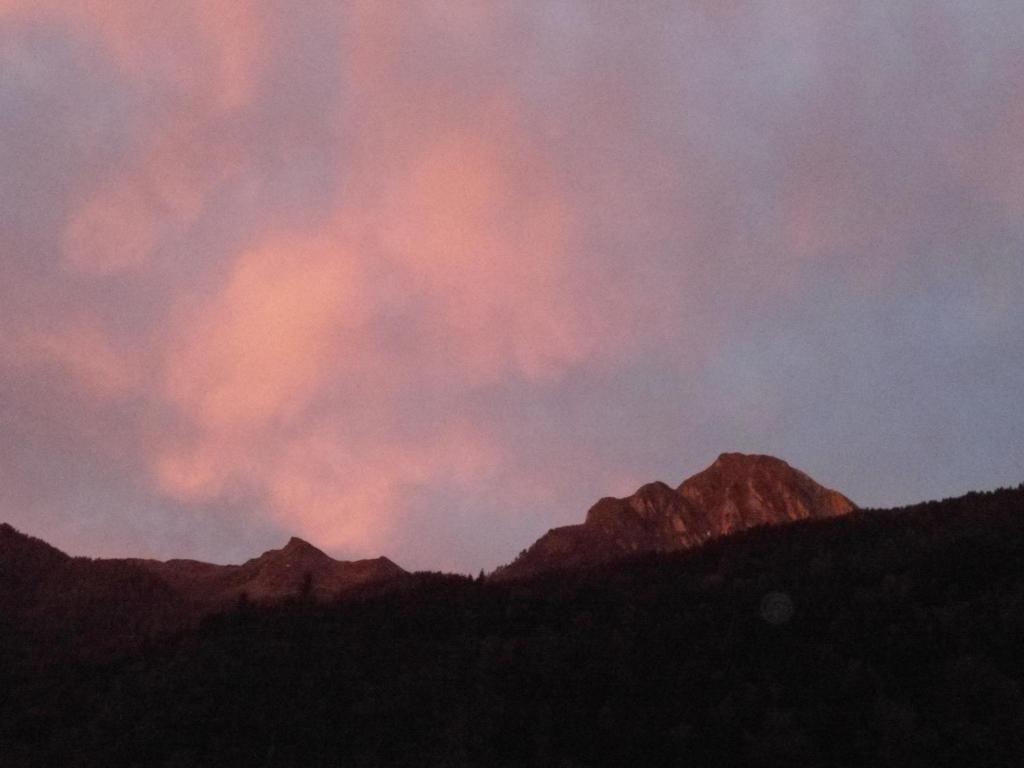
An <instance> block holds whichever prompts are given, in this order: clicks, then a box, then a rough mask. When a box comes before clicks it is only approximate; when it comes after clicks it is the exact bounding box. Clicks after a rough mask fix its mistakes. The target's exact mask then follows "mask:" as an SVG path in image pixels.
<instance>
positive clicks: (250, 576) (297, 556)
mask: <svg viewBox="0 0 1024 768" xmlns="http://www.w3.org/2000/svg"><path fill="white" fill-rule="evenodd" d="M132 562H135V563H137V564H138V565H139V566H140V567H142V568H144V569H146V570H148V571H149V572H151V573H154V574H156V575H158V576H159V577H160V578H162V579H163V580H164V581H165V582H167V583H168V584H170V585H172V586H173V587H174V588H175V589H177V590H178V591H179V592H182V593H184V594H189V595H193V596H195V597H196V598H197V599H199V600H201V601H203V602H205V603H208V604H211V605H224V604H227V603H230V602H234V601H235V600H237V599H238V598H240V597H241V596H242V595H243V594H244V595H245V596H246V597H247V598H248V599H249V600H252V601H254V602H266V601H274V600H281V599H284V598H287V597H289V596H293V595H297V594H300V593H303V592H307V591H308V592H309V593H310V594H311V595H312V596H314V597H316V598H319V599H331V598H333V597H337V596H338V595H341V594H343V593H344V592H346V591H347V590H350V589H352V588H354V587H357V586H360V585H362V584H367V583H370V582H375V581H383V580H387V579H391V578H395V577H396V576H401V575H402V574H404V573H405V570H404V569H402V568H401V567H399V566H397V565H395V564H394V563H393V562H391V561H390V560H388V559H387V558H386V557H378V558H376V559H372V560H354V561H344V560H335V559H334V558H332V557H330V556H328V555H327V554H325V553H324V552H321V551H320V550H319V549H317V548H316V547H314V546H313V545H312V544H310V543H308V542H306V541H303V540H302V539H299V538H295V537H292V539H291V540H289V541H288V543H287V544H286V545H285V546H284V547H282V548H281V549H272V550H269V551H267V552H264V553H263V554H262V555H260V556H259V557H255V558H253V559H251V560H248V561H246V562H245V563H244V564H242V565H211V564H210V563H203V562H199V561H196V560H168V561H166V562H161V561H157V560H134V561H132Z"/></svg>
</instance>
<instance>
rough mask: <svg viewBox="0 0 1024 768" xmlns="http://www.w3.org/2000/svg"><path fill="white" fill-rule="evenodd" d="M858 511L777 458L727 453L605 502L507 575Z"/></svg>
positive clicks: (504, 573) (502, 572) (502, 573)
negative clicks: (682, 476) (673, 479)
mask: <svg viewBox="0 0 1024 768" xmlns="http://www.w3.org/2000/svg"><path fill="white" fill-rule="evenodd" d="M854 509H856V507H855V505H854V504H853V502H851V501H850V500H849V499H847V498H846V497H845V496H843V495H842V494H840V493H837V492H836V491H833V490H830V489H828V488H825V487H823V486H821V485H819V484H818V483H816V482H815V481H814V480H812V479H811V478H810V477H808V476H807V475H806V474H804V473H803V472H801V471H799V470H797V469H794V468H793V467H791V466H790V465H789V464H787V463H786V462H785V461H782V460H781V459H778V458H775V457H774V456H763V455H748V454H743V453H723V454H721V455H720V456H719V457H718V458H717V459H716V460H715V461H714V463H713V464H712V465H711V466H709V467H708V468H707V469H705V470H704V471H702V472H699V473H698V474H696V475H694V476H693V477H690V478H689V479H687V480H685V481H684V482H683V483H682V484H681V485H680V486H679V487H678V488H672V487H670V486H669V485H667V484H665V483H662V482H653V483H648V484H647V485H644V486H642V487H640V488H639V489H637V491H636V492H635V493H634V494H633V495H632V496H629V497H627V498H623V499H616V498H612V497H607V498H603V499H601V500H600V501H598V502H597V503H596V504H595V505H594V506H593V507H591V508H590V510H589V511H588V512H587V516H586V519H585V521H584V522H583V523H582V524H581V525H570V526H564V527H562V528H556V529H553V530H551V531H549V532H548V533H547V534H546V535H545V536H543V537H541V539H539V540H538V541H537V542H536V543H535V544H534V545H533V546H531V547H530V548H529V549H528V550H526V551H525V552H524V553H523V554H522V555H521V556H520V557H519V558H518V559H517V560H516V561H515V562H513V563H512V564H510V565H508V566H505V567H504V568H500V569H498V571H496V572H495V576H497V577H499V578H507V577H516V576H525V575H529V574H532V573H537V572H540V571H543V570H549V569H553V568H565V567H573V566H579V565H586V564H592V563H598V562H606V561H608V560H613V559H615V558H619V557H624V556H628V555H631V554H638V553H640V552H651V551H671V550H677V549H686V548H688V547H693V546H697V545H699V544H702V543H704V542H705V541H708V540H710V539H712V538H715V537H717V536H722V535H725V534H729V533H733V532H735V531H740V530H744V529H746V528H751V527H754V526H757V525H772V524H781V523H787V522H793V521H796V520H804V519H808V518H820V517H831V516H835V515H840V514H845V513H847V512H851V511H852V510H854Z"/></svg>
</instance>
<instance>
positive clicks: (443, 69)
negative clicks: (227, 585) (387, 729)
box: [0, 0, 1024, 570]
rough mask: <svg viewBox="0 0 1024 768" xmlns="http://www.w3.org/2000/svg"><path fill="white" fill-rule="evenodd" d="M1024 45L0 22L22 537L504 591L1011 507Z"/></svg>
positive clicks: (418, 23)
mask: <svg viewBox="0 0 1024 768" xmlns="http://www.w3.org/2000/svg"><path fill="white" fill-rule="evenodd" d="M1022 200H1024V10H1021V9H1019V7H1018V6H1017V4H1014V3H1006V2H997V1H996V0H992V2H983V3H981V4H980V5H978V4H974V5H972V6H971V7H970V8H969V9H968V7H967V6H965V5H963V4H958V3H953V2H924V1H923V0H922V1H921V2H908V3H901V4H892V3H882V2H877V3H867V4H860V5H858V6H857V7H856V8H854V7H853V6H850V5H849V4H844V3H821V2H816V3H810V2H800V1H797V0H794V1H793V2H780V3H773V4H764V3H752V2H751V3H747V2H731V3H722V2H715V3H712V2H696V0H694V1H693V2H680V3H671V4H661V5H657V6H655V5H651V6H644V7H643V8H638V7H637V6H635V5H634V4H627V3H591V2H570V1H567V2H562V3H539V2H538V3H476V2H464V3H455V2H434V1H428V0H424V1H423V2H409V3H394V4H391V3H376V2H365V3H364V2H353V3H343V4H338V3H321V2H312V3H303V4H301V5H299V6H295V5H282V4H279V3H271V2H246V3H228V4H224V3H205V2H183V3H174V4H171V3H164V2H157V1H156V0H146V1H144V2H132V3H128V2H116V1H114V0H88V1H86V2H74V3H72V2H58V1H57V0H53V1H52V2H40V1H39V0H32V1H31V2H29V1H28V0H25V1H24V2H20V1H19V0H0V264H2V278H0V426H3V428H4V432H5V434H6V435H7V437H6V438H5V440H4V442H3V444H2V446H0V486H2V489H0V519H3V520H8V521H10V522H11V523H12V524H14V525H16V526H17V527H19V528H21V529H23V530H25V531H27V532H30V533H33V534H35V535H38V536H42V537H44V538H47V539H49V540H51V541H53V542H54V543H55V544H57V545H58V546H61V547H62V548H65V549H67V550H69V551H72V552H74V553H82V554H103V555H113V554H129V553H130V554H139V555H148V554H152V555H155V556H160V557H172V556H187V557H199V558H204V559H211V560H216V561H222V562H224V561H237V560H239V559H241V558H245V557H247V556H250V555H252V554H255V553H256V551H257V550H258V549H260V548H268V547H271V546H277V545H279V544H280V543H281V542H282V541H284V540H286V539H287V536H288V535H292V534H295V535H300V536H303V537H305V538H308V539H310V540H311V541H313V542H314V543H316V544H318V545H320V546H322V547H324V548H325V549H327V550H328V551H330V552H331V553H332V554H334V555H336V556H339V557H354V556H367V555H371V556H375V555H377V554H387V555H388V556H390V557H392V558H394V559H395V560H397V561H398V562H400V563H401V564H403V565H406V566H407V567H420V568H424V567H430V568H455V569H461V570H470V569H474V570H475V569H477V568H480V567H486V568H492V567H494V566H495V565H497V564H499V563H501V562H505V561H507V560H509V559H511V558H512V557H513V556H514V555H515V553H516V552H518V551H519V549H521V548H522V547H524V546H525V545H526V544H528V543H529V542H530V541H532V540H533V539H534V538H536V537H537V536H538V535H539V534H541V533H542V532H543V531H544V530H546V529H547V528H548V527H551V526H553V525H556V524H564V523H568V522H573V521H578V520H581V519H582V517H583V514H584V512H585V510H586V508H587V506H589V504H590V503H591V502H593V501H595V500H596V499H597V498H598V497H599V496H601V495H604V494H610V493H614V494H620V495H621V494H626V493H629V492H631V491H632V490H633V489H634V486H635V485H637V484H639V483H641V482H646V481H648V480H653V479H656V478H660V479H663V480H666V481H668V482H672V483H678V482H679V481H680V480H681V479H682V478H683V477H684V476H685V475H688V474H691V473H693V472H696V471H698V470H699V469H702V468H703V467H704V466H705V465H706V464H708V463H710V462H711V461H712V460H713V459H714V457H715V456H716V455H717V454H718V453H720V452H722V451H726V450H738V451H745V452H768V453H775V454H777V455H780V456H782V457H783V458H786V459H787V460H789V461H791V462H792V463H793V464H795V465H796V466H799V467H801V468H802V469H805V470H806V471H808V472H810V473H811V474H812V475H814V476H815V477H816V478H818V479H820V480H821V481H822V482H824V483H826V484H829V485H832V486H834V487H837V488H840V489H841V490H843V491H844V492H846V493H847V494H848V495H849V496H851V497H852V498H853V499H854V500H855V501H857V502H858V503H861V504H889V503H902V502H910V501H915V500H918V499H920V498H925V497H932V496H940V495H943V494H950V493H954V492H959V491H963V490H967V489H970V488H986V487H992V486H997V485H1000V484H1011V483H1013V484H1016V483H1018V482H1020V481H1021V480H1022V479H1024V477H1022V473H1021V470H1022V469H1024V440H1022V439H1021V437H1020V435H1021V434H1024V416H1022V413H1024V411H1022V409H1021V408H1020V407H1019V401H1020V396H1021V393H1024V373H1022V371H1024V309H1022V308H1021V302H1020V301H1019V296H1020V295H1021V294H1022V293H1024V218H1022V216H1024V203H1022Z"/></svg>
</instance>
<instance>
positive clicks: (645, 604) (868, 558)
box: [0, 486, 1024, 768]
mask: <svg viewBox="0 0 1024 768" xmlns="http://www.w3.org/2000/svg"><path fill="white" fill-rule="evenodd" d="M766 596H767V597H768V599H767V600H766ZM762 606H764V607H765V608H766V609H767V610H762ZM30 642H31V641H30V638H28V637H26V635H25V634H24V633H23V632H20V631H19V630H18V629H17V628H16V627H13V626H10V625H6V626H4V625H2V624H0V650H2V653H0V756H2V760H0V762H2V764H3V765H4V766H9V767H10V768H16V767H18V766H104V767H107V766H110V767H113V766H267V767H270V766H417V768H419V767H421V766H481V767H488V768H489V767H491V766H562V767H568V766H594V765H611V766H625V765H644V766H648V765H649V766H669V765H671V766H680V765H682V766H734V765H735V766H739V765H742V766H780V767H781V766H786V767H787V768H790V767H792V766H801V767H805V766H819V765H820V766H922V767H925V766H927V767H928V768H933V767H936V766H940V767H941V766H950V767H952V766H957V767H958V768H959V767H960V766H1014V765H1024V695H1022V685H1024V652H1022V651H1024V486H1021V487H1019V488H1017V489H1014V490H1001V491H996V492H991V493H972V494H968V495H967V496H965V497H962V498H959V499H952V500H946V501H943V502H933V503H928V504H922V505H919V506H915V507H911V508H907V509H900V510H891V511H870V510H866V511H856V512H853V513H851V514H849V515H845V516H842V517H835V518H829V519H821V520H806V521H802V522H797V523H794V524H791V525H788V526H782V527H774V528H757V529H753V530H750V531H746V532H743V533H739V534H736V535H733V536H730V537H727V538H724V539H720V540H717V541H714V542H711V543H710V544H707V545H704V546H702V547H699V548H697V549H693V550H688V551H681V552H671V553H653V554H646V555H643V556H639V557H637V558H635V559H632V560H628V561H620V562H618V563H613V564H606V565H603V566H599V567H593V568H590V569H578V570H574V571H562V572H547V573H545V574H544V575H542V576H539V577H536V578H534V579H528V580H522V581H511V582H500V581H480V580H477V581H474V580H471V579H467V578H462V577H455V576H445V575H440V574H418V575H415V576H408V577H403V578H402V579H399V580H393V581H391V582H386V583H383V584H379V585H377V586H370V587H365V588H364V589H363V591H362V592H361V593H360V594H359V595H358V596H356V597H350V598H349V599H348V600H346V601H344V602H337V603H335V604H325V603H318V602H315V601H313V600H311V599H309V597H308V596H307V598H306V599H301V598H296V599H291V600H289V601H286V602H284V603H281V604H278V605H276V606H259V605H252V604H248V603H245V602H242V603H240V604H239V606H238V607H237V608H236V609H234V610H231V611H229V612H227V613H224V614H221V615H218V616H215V617H211V618H208V619H207V620H205V621H204V623H203V624H202V625H201V626H200V627H199V628H198V629H197V630H196V631H189V632H186V633H184V634H182V635H180V636H178V637H176V638H174V639H168V640H165V641H162V642H159V643H154V644H152V645H149V646H146V647H143V648H140V649H138V650H136V651H133V652H131V653H126V654H124V655H123V656H121V657H119V658H116V659H113V660H107V661H105V662H102V663H99V662H84V661H75V660H73V659H72V658H67V657H65V658H63V659H60V658H52V659H50V660H49V661H46V662H45V663H44V662H37V663H36V664H33V663H31V662H30V661H28V660H27V658H28V657H29V656H30V655H31V654H29V653H28V651H27V647H28V646H27V644H28V643H30Z"/></svg>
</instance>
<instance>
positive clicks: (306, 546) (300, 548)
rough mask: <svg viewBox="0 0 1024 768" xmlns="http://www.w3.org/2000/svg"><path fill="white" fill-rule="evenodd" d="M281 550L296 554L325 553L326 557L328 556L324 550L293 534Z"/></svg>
mask: <svg viewBox="0 0 1024 768" xmlns="http://www.w3.org/2000/svg"><path fill="white" fill-rule="evenodd" d="M281 551H282V552H289V553H295V554H299V553H302V554H307V555H323V556H324V557H327V555H326V554H325V553H324V552H322V551H321V550H319V549H317V548H316V547H314V546H313V545H312V544H310V543H309V542H308V541H306V540H305V539H300V538H299V537H298V536H292V537H291V538H290V539H288V543H287V544H285V545H284V546H283V547H282V548H281Z"/></svg>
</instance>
